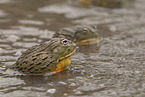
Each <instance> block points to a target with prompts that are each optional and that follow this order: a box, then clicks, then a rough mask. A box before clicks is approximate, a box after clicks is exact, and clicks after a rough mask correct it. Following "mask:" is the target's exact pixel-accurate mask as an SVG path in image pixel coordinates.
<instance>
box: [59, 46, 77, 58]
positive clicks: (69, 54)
mask: <svg viewBox="0 0 145 97" xmlns="http://www.w3.org/2000/svg"><path fill="white" fill-rule="evenodd" d="M75 51H76V48H75V49H74V50H73V51H72V52H70V53H68V54H67V55H65V56H62V57H60V58H59V60H63V59H64V58H66V57H69V56H71V55H72V54H73V53H74V52H75Z"/></svg>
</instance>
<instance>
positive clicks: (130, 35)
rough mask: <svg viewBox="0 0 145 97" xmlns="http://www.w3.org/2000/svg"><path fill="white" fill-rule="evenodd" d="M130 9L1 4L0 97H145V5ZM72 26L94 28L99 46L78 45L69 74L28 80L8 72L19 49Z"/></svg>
mask: <svg viewBox="0 0 145 97" xmlns="http://www.w3.org/2000/svg"><path fill="white" fill-rule="evenodd" d="M133 5H134V7H131V8H125V7H124V8H120V9H107V8H103V7H97V6H90V7H89V8H81V7H78V6H74V4H71V3H70V2H69V3H66V2H65V0H61V2H60V0H41V1H40V0H1V1H0V97H65V96H66V97H76V96H80V97H144V96H145V13H144V10H145V6H144V5H145V1H144V0H136V1H135V2H133ZM76 24H95V25H98V29H99V34H100V35H101V40H100V46H98V45H97V44H96V45H93V47H92V46H91V47H80V48H79V49H78V51H77V52H76V53H75V55H74V56H73V58H72V63H71V70H65V71H63V72H60V73H57V74H55V75H52V76H30V75H22V74H20V73H14V71H13V70H10V69H7V67H8V66H11V65H12V64H13V63H15V61H16V59H17V58H18V57H19V56H20V55H21V52H22V51H25V50H26V49H27V48H29V47H31V46H33V45H36V44H39V43H41V42H43V41H47V40H48V38H51V37H52V35H53V34H54V32H55V31H56V30H57V29H59V28H63V27H67V26H68V27H69V26H72V25H76ZM90 51H91V52H90Z"/></svg>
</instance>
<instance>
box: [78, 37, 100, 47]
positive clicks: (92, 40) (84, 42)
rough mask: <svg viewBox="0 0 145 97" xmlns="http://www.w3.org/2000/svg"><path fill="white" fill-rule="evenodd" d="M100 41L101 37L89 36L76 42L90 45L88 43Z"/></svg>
mask: <svg viewBox="0 0 145 97" xmlns="http://www.w3.org/2000/svg"><path fill="white" fill-rule="evenodd" d="M98 42H99V37H94V38H88V39H83V40H80V41H77V43H76V44H78V45H88V44H95V43H98Z"/></svg>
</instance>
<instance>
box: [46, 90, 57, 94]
mask: <svg viewBox="0 0 145 97" xmlns="http://www.w3.org/2000/svg"><path fill="white" fill-rule="evenodd" d="M55 92H56V89H49V90H47V93H50V94H54V93H55Z"/></svg>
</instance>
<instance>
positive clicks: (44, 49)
mask: <svg viewBox="0 0 145 97" xmlns="http://www.w3.org/2000/svg"><path fill="white" fill-rule="evenodd" d="M75 51H76V44H75V43H74V42H73V41H71V40H68V39H65V38H51V39H49V40H48V41H46V42H44V43H41V44H39V45H35V46H32V47H31V48H29V49H27V50H26V51H25V52H23V53H22V55H21V56H20V57H19V58H18V59H17V61H16V63H15V64H13V65H12V67H11V68H12V69H14V70H17V71H19V72H22V73H25V74H46V73H52V72H53V73H55V72H60V71H63V70H64V69H66V68H67V67H69V65H70V63H71V58H72V55H73V54H74V52H75Z"/></svg>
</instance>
